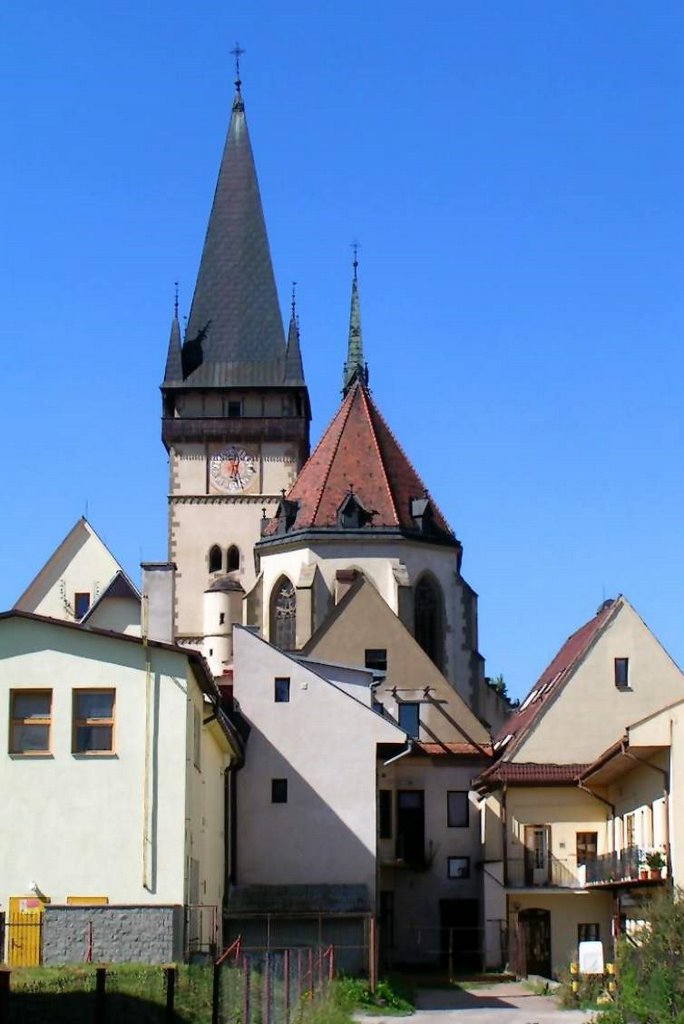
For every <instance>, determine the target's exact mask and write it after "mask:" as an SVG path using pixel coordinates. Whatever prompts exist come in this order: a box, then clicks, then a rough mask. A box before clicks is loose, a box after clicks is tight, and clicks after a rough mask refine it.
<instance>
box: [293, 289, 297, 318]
mask: <svg viewBox="0 0 684 1024" xmlns="http://www.w3.org/2000/svg"><path fill="white" fill-rule="evenodd" d="M292 316H293V318H295V319H296V317H297V282H296V281H293V282H292Z"/></svg>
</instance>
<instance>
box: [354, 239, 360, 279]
mask: <svg viewBox="0 0 684 1024" xmlns="http://www.w3.org/2000/svg"><path fill="white" fill-rule="evenodd" d="M360 248H361V246H360V245H359V243H358V242H352V252H353V253H354V262H353V263H352V266H353V268H354V280H355V281H356V279H357V276H358V275H357V270H358V268H359V249H360Z"/></svg>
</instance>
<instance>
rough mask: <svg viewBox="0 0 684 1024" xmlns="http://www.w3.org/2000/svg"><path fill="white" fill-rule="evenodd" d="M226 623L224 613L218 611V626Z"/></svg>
mask: <svg viewBox="0 0 684 1024" xmlns="http://www.w3.org/2000/svg"><path fill="white" fill-rule="evenodd" d="M225 623H226V613H225V612H219V626H224V625H225Z"/></svg>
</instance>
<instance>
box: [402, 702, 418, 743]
mask: <svg viewBox="0 0 684 1024" xmlns="http://www.w3.org/2000/svg"><path fill="white" fill-rule="evenodd" d="M419 709H420V704H418V703H414V702H412V701H403V702H402V703H401V704H399V728H400V729H403V730H404V732H405V733H408V735H409V736H412V737H413V738H414V739H418V732H419V730H420V717H419Z"/></svg>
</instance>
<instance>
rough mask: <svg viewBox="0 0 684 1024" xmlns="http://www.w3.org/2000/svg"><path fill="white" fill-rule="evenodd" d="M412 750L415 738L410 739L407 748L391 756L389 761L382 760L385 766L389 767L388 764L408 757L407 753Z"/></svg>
mask: <svg viewBox="0 0 684 1024" xmlns="http://www.w3.org/2000/svg"><path fill="white" fill-rule="evenodd" d="M412 750H413V740H412V739H409V740H408V742H407V744H406V748H405V749H404V750H400V751H399V753H398V754H395V755H394V757H390V759H389V761H383V762H382V766H383V768H387V766H388V765H390V764H394V762H395V761H399V760H400V759H401V758H402V757H406V755H407V754H410V753H411V751H412Z"/></svg>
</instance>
